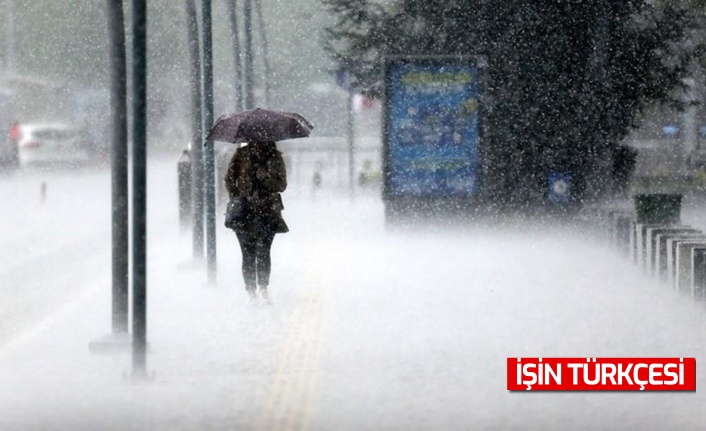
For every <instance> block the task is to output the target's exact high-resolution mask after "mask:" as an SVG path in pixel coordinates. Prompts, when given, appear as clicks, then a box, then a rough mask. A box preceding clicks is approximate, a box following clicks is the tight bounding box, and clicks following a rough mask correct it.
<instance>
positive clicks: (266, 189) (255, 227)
mask: <svg viewBox="0 0 706 431" xmlns="http://www.w3.org/2000/svg"><path fill="white" fill-rule="evenodd" d="M225 182H226V188H227V190H228V194H229V195H230V198H231V199H234V198H236V197H238V196H245V197H246V202H247V210H246V211H245V212H244V214H243V217H242V219H241V220H239V221H238V222H237V223H235V225H234V227H233V230H234V231H235V234H236V235H237V237H238V242H239V243H240V250H241V252H242V254H243V268H242V269H243V279H244V281H245V289H246V290H247V292H248V294H249V295H250V298H251V299H255V297H256V289H258V287H259V293H260V296H261V297H262V298H263V299H265V300H267V299H268V292H267V286H268V285H269V284H270V268H271V258H270V250H271V248H272V241H273V240H274V238H275V234H277V233H285V232H287V231H289V228H288V227H287V224H286V223H285V222H284V219H283V218H282V210H283V209H284V205H282V197H281V195H280V193H281V192H283V191H284V190H285V189H286V188H287V173H286V170H285V167H284V160H283V159H282V153H280V152H279V151H278V150H277V147H276V145H275V143H274V142H272V141H270V142H253V143H250V144H249V145H247V146H244V147H241V148H239V149H238V150H236V152H235V154H234V155H233V157H232V158H231V160H230V163H229V164H228V171H227V173H226V178H225Z"/></svg>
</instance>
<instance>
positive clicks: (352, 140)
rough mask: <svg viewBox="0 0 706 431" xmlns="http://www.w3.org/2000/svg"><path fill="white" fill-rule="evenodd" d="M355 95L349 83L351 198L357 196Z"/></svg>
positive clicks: (348, 131) (347, 124)
mask: <svg viewBox="0 0 706 431" xmlns="http://www.w3.org/2000/svg"><path fill="white" fill-rule="evenodd" d="M353 95H354V91H353V88H352V87H351V86H350V85H349V88H348V114H347V121H346V139H347V141H348V188H349V193H350V196H351V198H353V197H354V196H355V122H354V120H355V119H354V118H353V115H354V112H353Z"/></svg>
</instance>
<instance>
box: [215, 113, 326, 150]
mask: <svg viewBox="0 0 706 431" xmlns="http://www.w3.org/2000/svg"><path fill="white" fill-rule="evenodd" d="M313 128H314V126H312V125H311V123H310V122H309V121H307V119H306V118H304V117H302V116H301V115H299V114H296V113H294V112H282V111H270V110H268V109H261V108H257V109H253V110H250V111H243V112H238V113H235V114H227V115H223V116H221V117H220V118H219V119H218V120H217V121H216V124H214V125H213V127H212V128H211V131H210V132H209V133H208V136H207V137H206V140H208V141H224V142H232V143H234V144H237V143H239V142H268V141H281V140H283V139H294V138H304V137H307V136H309V133H310V132H311V129H313Z"/></svg>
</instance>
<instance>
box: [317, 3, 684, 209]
mask: <svg viewBox="0 0 706 431" xmlns="http://www.w3.org/2000/svg"><path fill="white" fill-rule="evenodd" d="M323 1H324V3H325V4H326V5H327V6H328V7H329V8H330V10H331V11H332V12H333V13H334V14H335V15H336V16H337V17H338V22H337V23H336V25H335V26H332V27H330V28H329V29H328V31H327V45H326V46H327V49H328V51H329V52H330V53H331V54H332V56H333V57H334V59H336V60H337V61H338V62H340V63H342V64H353V65H355V67H354V68H353V70H352V72H353V74H354V75H355V78H356V79H355V83H356V84H357V85H358V86H359V87H360V88H365V87H367V86H370V85H372V84H374V83H375V82H378V81H379V80H380V78H381V69H380V68H381V65H382V61H381V60H382V57H383V56H386V55H475V56H482V57H484V58H485V59H486V61H487V78H488V79H487V87H486V90H485V91H486V96H487V102H486V108H487V109H486V123H487V125H488V126H489V128H488V130H489V131H490V133H489V136H486V141H485V143H484V145H485V146H486V147H485V149H486V155H487V161H486V162H487V165H488V171H487V173H486V174H487V175H486V181H485V185H486V193H487V194H488V196H489V197H490V198H492V199H495V200H497V201H498V202H499V203H502V204H514V205H521V206H522V205H534V204H536V203H537V202H540V201H542V200H543V199H544V194H545V189H546V181H547V174H548V172H549V171H560V172H568V173H571V175H572V176H573V178H574V182H575V192H576V196H577V198H578V199H579V200H583V199H585V198H590V197H594V196H598V195H600V194H601V193H602V192H604V191H605V187H606V185H608V184H609V182H607V181H605V179H606V178H607V177H609V176H610V165H611V155H612V154H613V151H614V149H615V147H616V145H617V144H618V143H619V142H620V141H621V140H622V139H623V138H624V137H625V136H626V135H627V134H628V133H629V131H630V129H631V128H632V127H634V126H635V125H636V123H637V119H638V118H639V115H640V113H641V112H642V111H643V110H644V109H645V108H646V107H647V106H649V105H650V104H651V103H654V102H666V103H672V104H676V105H680V104H682V102H681V101H680V100H681V99H680V94H679V93H680V91H679V90H680V89H683V86H684V85H683V80H684V78H685V77H686V76H687V74H688V65H689V61H690V60H691V57H692V55H693V53H694V51H695V49H696V47H695V46H694V44H693V43H690V42H689V40H688V36H689V35H690V32H691V31H692V29H693V28H694V26H695V24H694V23H695V20H694V19H693V16H692V15H691V14H690V13H689V9H687V8H685V7H681V6H679V5H676V4H674V3H672V2H665V3H664V4H662V5H658V6H653V5H650V4H648V3H646V2H644V1H641V0H624V1H620V2H615V1H611V0H597V1H591V2H586V1H580V0H556V1H542V2H526V1H516V0H475V1H473V0H466V1H464V0H451V1H448V0H447V1H443V0H397V1H395V2H393V3H391V4H387V5H382V4H380V3H378V2H372V1H366V0H323ZM349 60H355V61H354V62H350V61H349Z"/></svg>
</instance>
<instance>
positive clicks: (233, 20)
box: [227, 0, 244, 111]
mask: <svg viewBox="0 0 706 431" xmlns="http://www.w3.org/2000/svg"><path fill="white" fill-rule="evenodd" d="M227 3H228V19H229V20H230V34H231V38H232V39H233V60H235V61H234V65H233V66H234V69H235V97H236V99H235V110H236V111H241V110H243V109H244V107H243V103H244V101H243V58H242V53H241V52H240V30H239V28H238V14H237V13H236V10H237V7H238V2H237V0H228V2H227Z"/></svg>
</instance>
